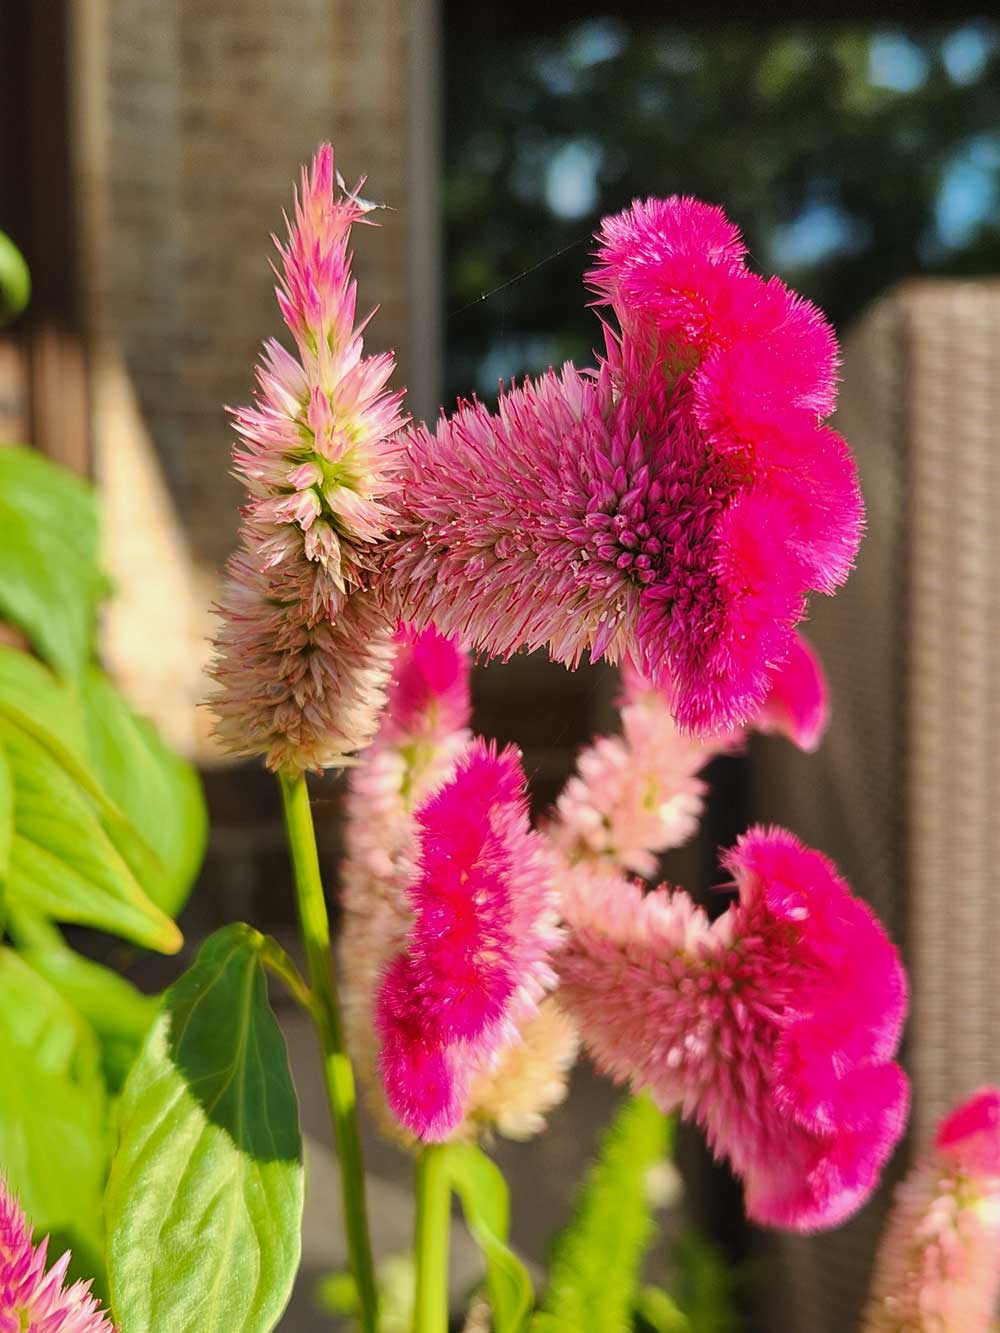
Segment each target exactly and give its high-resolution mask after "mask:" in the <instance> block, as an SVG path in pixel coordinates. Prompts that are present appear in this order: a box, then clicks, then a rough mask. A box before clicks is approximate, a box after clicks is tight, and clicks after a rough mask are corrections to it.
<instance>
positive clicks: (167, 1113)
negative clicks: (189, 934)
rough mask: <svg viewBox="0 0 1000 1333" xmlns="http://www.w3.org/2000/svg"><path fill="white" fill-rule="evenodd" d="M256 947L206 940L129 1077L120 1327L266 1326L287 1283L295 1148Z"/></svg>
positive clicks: (249, 940)
mask: <svg viewBox="0 0 1000 1333" xmlns="http://www.w3.org/2000/svg"><path fill="white" fill-rule="evenodd" d="M262 944H263V939H262V937H261V936H260V935H258V934H257V932H256V931H253V930H251V929H250V928H249V927H248V926H229V927H227V928H226V929H224V930H221V931H219V932H217V933H216V934H215V935H213V936H212V937H211V938H210V939H209V940H207V941H206V943H205V944H204V945H203V946H202V949H201V952H200V953H199V955H198V957H197V959H196V961H195V963H194V965H193V967H192V968H191V969H190V971H188V972H186V973H185V974H184V976H183V977H181V979H180V980H179V981H178V982H177V983H176V984H175V985H174V986H172V987H171V988H170V990H169V991H167V993H166V996H165V997H164V1007H163V1013H162V1015H161V1017H160V1018H159V1019H158V1020H157V1022H156V1024H155V1025H154V1027H153V1029H152V1031H151V1033H150V1035H149V1038H148V1039H147V1042H146V1045H145V1047H144V1049H143V1051H142V1054H141V1055H140V1057H139V1059H138V1061H137V1062H136V1064H135V1067H134V1068H133V1070H132V1073H131V1074H130V1075H129V1078H128V1081H127V1082H126V1084H125V1089H124V1092H123V1094H122V1101H121V1117H120V1118H121V1140H120V1144H119V1147H118V1150H117V1152H116V1154H115V1157H114V1161H113V1164H112V1170H111V1180H110V1183H109V1187H108V1194H107V1214H108V1227H109V1269H110V1279H111V1292H112V1303H113V1306H114V1310H115V1314H116V1317H117V1318H118V1320H119V1321H120V1322H121V1324H122V1326H123V1328H125V1329H127V1330H128V1333H163V1331H164V1330H167V1329H169V1330H170V1333H235V1331H236V1330H239V1331H240V1333H267V1330H270V1329H272V1328H274V1327H275V1325H276V1324H277V1322H278V1319H279V1318H280V1316H281V1312H282V1310H283V1309H284V1307H285V1304H286V1302H287V1300H288V1296H289V1294H290V1292H291V1287H292V1282H293V1280H294V1277H295V1272H296V1269H297V1267H298V1262H299V1253H300V1227H301V1216H302V1176H303V1173H302V1143H301V1137H300V1134H299V1127H298V1113H297V1109H296V1102H295V1092H294V1089H293V1087H292V1082H291V1077H290V1075H289V1071H288V1062H287V1056H286V1053H285V1046H284V1041H283V1039H282V1036H281V1033H280V1031H279V1029H278V1026H277V1024H276V1022H275V1020H274V1017H273V1015H272V1014H271V1011H270V1008H269V1007H268V1002H267V993H266V988H265V981H264V975H263V970H262V967H261V962H260V950H261V946H262Z"/></svg>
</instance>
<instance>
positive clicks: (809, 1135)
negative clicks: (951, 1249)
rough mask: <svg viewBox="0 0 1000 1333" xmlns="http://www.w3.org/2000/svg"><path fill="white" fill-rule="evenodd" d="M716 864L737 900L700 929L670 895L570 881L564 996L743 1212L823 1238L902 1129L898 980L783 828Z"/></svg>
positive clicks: (604, 1053) (759, 832) (750, 840)
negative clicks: (696, 1130) (708, 1153)
mask: <svg viewBox="0 0 1000 1333" xmlns="http://www.w3.org/2000/svg"><path fill="white" fill-rule="evenodd" d="M724 864H725V865H726V866H727V868H728V869H729V870H730V871H731V872H732V874H733V877H734V880H735V885H736V888H737V890H738V894H739V897H738V900H737V901H736V902H735V903H734V904H733V905H732V906H731V907H730V908H729V909H728V910H727V911H726V912H725V913H724V914H723V915H722V916H721V917H719V918H718V919H717V920H716V921H714V922H709V920H708V918H707V917H706V915H705V914H704V912H703V911H702V910H701V909H700V908H698V907H696V906H695V905H694V903H693V902H692V901H691V899H690V898H689V897H688V896H687V894H685V893H683V892H680V891H675V892H673V893H671V892H669V891H667V890H666V889H659V890H657V891H655V892H653V893H648V894H644V893H643V890H642V887H641V886H640V885H638V884H636V883H629V882H627V881H625V880H624V879H622V878H621V876H620V875H618V874H616V873H615V872H613V871H611V870H609V869H607V868H603V867H592V866H586V865H584V866H580V867H577V868H576V869H575V870H574V871H572V872H571V873H568V874H566V875H565V876H564V892H563V911H564V917H565V920H566V923H567V926H568V928H569V937H568V941H567V943H566V945H565V947H564V950H563V952H562V954H561V956H560V959H559V961H558V964H557V966H558V969H559V972H560V981H561V985H560V991H559V994H560V1000H561V1002H562V1003H563V1004H564V1006H565V1007H566V1008H567V1010H568V1012H569V1013H570V1015H571V1016H572V1017H575V1018H576V1020H577V1022H578V1024H579V1027H580V1033H581V1037H582V1040H583V1043H584V1046H585V1048H586V1049H587V1050H588V1051H589V1052H590V1054H591V1056H592V1057H593V1059H594V1060H595V1061H596V1063H597V1065H598V1067H599V1068H600V1069H601V1070H602V1071H604V1072H605V1073H607V1074H609V1075H611V1076H612V1077H613V1078H615V1079H616V1080H618V1081H620V1082H627V1083H630V1084H631V1085H632V1086H633V1087H634V1088H636V1089H648V1090H649V1092H650V1093H651V1095H652V1096H653V1097H654V1098H655V1099H656V1100H657V1102H658V1103H659V1104H660V1105H661V1106H662V1107H663V1108H664V1110H671V1109H673V1108H675V1107H679V1108H681V1110H682V1111H683V1113H684V1114H685V1115H688V1116H691V1117H693V1118H694V1119H696V1120H697V1121H698V1123H699V1124H700V1125H701V1126H702V1127H703V1128H704V1129H705V1132H706V1134H707V1136H708V1140H709V1143H710V1145H711V1147H712V1149H713V1151H714V1152H715V1153H716V1154H717V1155H718V1156H720V1157H726V1158H728V1160H729V1162H730V1164H731V1166H732V1168H733V1170H734V1171H735V1173H736V1174H737V1175H738V1176H739V1177H740V1178H741V1179H742V1180H743V1181H744V1185H745V1189H746V1203H747V1212H748V1214H749V1216H750V1217H751V1218H753V1219H754V1220H755V1221H757V1222H760V1223H763V1224H766V1225H771V1226H779V1227H788V1228H792V1229H794V1230H798V1231H809V1230H814V1229H817V1228H820V1227H829V1226H834V1225H836V1224H837V1223H838V1222H840V1221H842V1220H843V1219H844V1218H845V1217H847V1215H848V1214H849V1213H851V1212H852V1211H853V1210H854V1209H856V1208H857V1207H858V1206H859V1205H860V1204H861V1203H863V1202H864V1200H865V1199H866V1198H867V1196H868V1194H869V1193H870V1191H871V1190H872V1188H873V1187H874V1184H875V1181H876V1178H877V1175H878V1172H879V1170H880V1168H881V1167H882V1165H883V1163H884V1162H885V1161H886V1159H887V1157H888V1156H889V1153H890V1152H891V1150H892V1148H893V1146H894V1144H895V1143H896V1141H897V1140H898V1138H899V1136H900V1134H901V1133H902V1130H903V1126H904V1123H905V1119H906V1109H907V1085H906V1079H905V1077H904V1075H903V1073H902V1071H901V1070H900V1068H899V1067H898V1066H897V1065H896V1064H894V1063H893V1062H892V1056H893V1054H894V1052H895V1050H896V1047H897V1044H898V1041H899V1034H900V1027H901V1025H902V1021H903V1016H904V1011H905V1008H906V982H905V977H904V974H903V970H902V967H901V965H900V962H899V958H898V955H897V953H896V950H895V949H894V948H893V946H892V944H891V943H890V941H889V940H888V938H887V937H886V935H885V932H884V931H883V929H882V927H881V926H880V925H879V923H878V921H877V920H876V918H875V917H874V916H873V914H872V912H871V911H870V910H869V909H868V907H866V906H865V905H864V904H863V903H861V902H860V901H859V900H858V899H856V898H854V897H852V895H851V893H850V891H849V889H848V887H847V885H846V884H845V883H844V881H843V880H842V879H840V878H839V877H838V875H837V874H836V872H835V870H834V868H833V866H832V865H831V863H830V862H829V861H828V860H827V859H826V858H825V857H823V856H821V855H820V854H819V853H818V852H814V851H810V850H809V849H807V848H806V847H803V846H802V844H801V843H799V842H798V841H797V840H796V839H795V838H794V837H793V836H792V835H791V834H790V833H786V832H784V831H783V830H780V829H765V828H756V829H753V830H752V831H751V832H750V833H748V834H747V835H746V836H745V837H743V838H742V839H741V840H740V841H739V843H738V844H737V845H736V847H735V848H734V849H733V850H732V851H730V852H729V853H727V854H726V856H725V858H724Z"/></svg>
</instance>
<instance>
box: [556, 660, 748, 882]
mask: <svg viewBox="0 0 1000 1333" xmlns="http://www.w3.org/2000/svg"><path fill="white" fill-rule="evenodd" d="M623 686H624V688H623V691H622V697H621V699H620V701H619V710H620V718H621V733H620V734H619V735H617V736H598V737H597V738H596V739H595V740H594V741H592V742H591V743H590V745H588V746H587V747H586V748H585V749H584V750H582V751H581V753H580V754H579V756H578V757H577V761H576V772H575V773H574V774H573V775H572V776H571V777H570V778H569V780H568V781H567V783H566V785H565V787H564V788H563V790H562V791H561V792H560V794H559V797H558V799H557V801H556V806H555V810H554V811H553V814H552V818H551V819H550V820H549V821H548V822H547V823H546V825H545V826H544V832H545V834H546V836H547V837H548V839H549V841H550V843H551V844H552V845H553V846H554V847H555V848H556V849H557V851H558V852H559V853H560V854H561V856H562V857H564V858H565V860H566V861H567V862H568V863H569V864H570V865H575V864H576V863H577V862H579V861H588V860H594V861H600V862H604V863H606V864H608V865H612V866H618V867H620V868H621V869H623V870H630V871H632V872H633V873H635V874H637V875H643V876H645V877H646V878H652V877H653V876H654V875H655V874H656V872H657V867H658V864H659V856H660V855H661V853H663V852H666V851H669V850H670V849H671V848H674V847H680V846H681V845H682V844H683V843H685V842H687V840H688V838H690V837H691V836H692V835H693V834H694V833H695V832H696V831H697V828H698V822H699V820H700V818H701V813H702V808H703V806H704V797H705V793H706V791H707V787H706V785H705V783H704V782H703V781H702V780H701V779H700V778H699V777H698V773H699V771H700V770H701V769H702V768H704V766H705V765H706V764H707V763H708V762H709V761H710V760H711V759H712V758H714V756H715V755H717V754H719V753H721V752H723V751H725V750H728V749H731V748H733V747H734V746H735V745H737V744H739V741H740V739H741V735H740V733H733V734H731V735H730V736H729V737H720V738H713V739H711V740H710V739H704V740H702V739H699V738H698V737H696V736H691V735H687V734H685V733H684V732H682V731H680V730H679V729H678V727H677V724H676V722H675V721H674V718H673V714H672V712H671V708H670V700H669V697H668V695H667V694H666V693H665V692H664V691H663V690H660V689H657V688H656V686H655V685H652V684H651V683H650V682H649V681H648V680H645V679H644V678H643V677H642V676H640V675H639V673H638V672H636V671H635V670H634V669H632V668H630V667H626V669H625V670H624V671H623Z"/></svg>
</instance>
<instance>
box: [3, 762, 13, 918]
mask: <svg viewBox="0 0 1000 1333" xmlns="http://www.w3.org/2000/svg"><path fill="white" fill-rule="evenodd" d="M13 839H14V779H13V778H12V777H11V772H10V762H9V761H8V759H7V751H6V750H5V749H4V748H3V746H2V745H0V920H2V919H3V911H2V909H3V901H4V895H3V886H4V884H5V883H6V881H7V874H8V872H9V870H10V845H11V842H12V841H13Z"/></svg>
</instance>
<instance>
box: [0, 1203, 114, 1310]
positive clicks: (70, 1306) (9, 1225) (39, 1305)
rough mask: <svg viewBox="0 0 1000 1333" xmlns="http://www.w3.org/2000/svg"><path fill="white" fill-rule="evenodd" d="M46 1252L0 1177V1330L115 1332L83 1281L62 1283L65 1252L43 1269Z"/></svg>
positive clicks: (46, 1246) (66, 1258)
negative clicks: (47, 1267)
mask: <svg viewBox="0 0 1000 1333" xmlns="http://www.w3.org/2000/svg"><path fill="white" fill-rule="evenodd" d="M47 1250H48V1240H43V1241H42V1242H41V1244H40V1245H38V1246H35V1245H32V1243H31V1228H30V1227H29V1225H28V1222H27V1220H26V1218H25V1216H24V1213H23V1212H22V1211H21V1209H20V1208H19V1207H18V1205H17V1202H16V1200H15V1199H14V1198H13V1197H12V1196H11V1194H10V1193H9V1192H8V1190H7V1187H6V1185H5V1184H4V1181H3V1179H2V1177H0V1333H25V1331H26V1330H27V1333H115V1330H114V1325H113V1324H112V1323H111V1321H110V1319H108V1318H106V1316H105V1314H104V1312H103V1311H102V1310H101V1308H100V1306H99V1305H98V1303H97V1301H96V1300H95V1298H94V1297H93V1296H92V1295H91V1294H90V1283H89V1282H74V1283H72V1284H71V1285H70V1286H67V1285H66V1269H67V1267H68V1265H69V1260H70V1255H69V1253H68V1252H67V1253H66V1254H64V1255H63V1256H62V1258H61V1259H58V1260H57V1261H56V1262H55V1263H54V1264H53V1265H52V1267H51V1268H50V1269H48V1271H46V1255H47Z"/></svg>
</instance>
